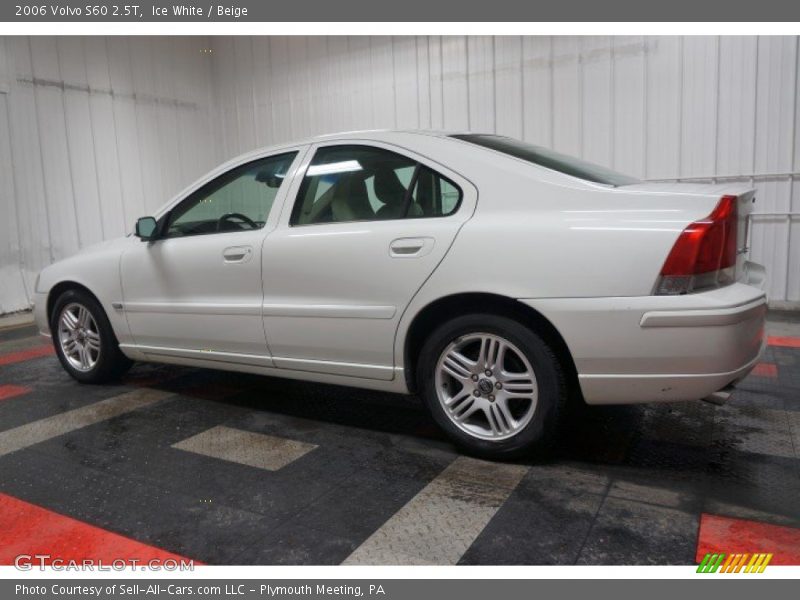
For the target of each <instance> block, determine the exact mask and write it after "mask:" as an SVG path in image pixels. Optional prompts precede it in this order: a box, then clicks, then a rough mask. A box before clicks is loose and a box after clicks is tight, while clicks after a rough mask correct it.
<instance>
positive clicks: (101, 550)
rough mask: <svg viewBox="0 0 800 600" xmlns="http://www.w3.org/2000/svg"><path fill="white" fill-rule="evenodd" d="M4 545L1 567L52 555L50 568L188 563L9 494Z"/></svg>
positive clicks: (0, 513) (0, 524)
mask: <svg viewBox="0 0 800 600" xmlns="http://www.w3.org/2000/svg"><path fill="white" fill-rule="evenodd" d="M0 542H2V543H0V565H13V564H14V559H15V558H16V557H17V556H19V555H21V554H25V555H31V556H34V555H42V554H48V555H50V559H48V560H47V561H46V564H51V562H52V561H53V560H61V561H65V562H67V561H82V560H84V559H91V560H94V561H102V563H103V564H105V565H110V564H111V563H112V562H113V561H115V560H116V561H125V562H126V563H128V564H131V562H132V561H138V562H139V564H140V565H147V564H148V562H149V561H151V560H158V561H164V560H166V559H174V560H177V561H178V562H179V563H180V561H181V560H183V561H186V560H188V559H186V558H184V557H182V556H179V555H177V554H172V553H171V552H167V551H166V550H161V549H160V548H155V547H153V546H148V545H147V544H143V543H141V542H137V541H136V540H132V539H130V538H127V537H124V536H121V535H118V534H116V533H112V532H110V531H106V530H105V529H100V528H99V527H95V526H94V525H89V524H88V523H83V522H81V521H78V520H76V519H72V518H70V517H65V516H63V515H59V514H57V513H54V512H52V511H49V510H46V509H44V508H41V507H39V506H35V505H33V504H29V503H28V502H24V501H23V500H19V499H17V498H14V497H12V496H8V495H6V494H0ZM35 564H36V565H38V564H39V562H38V561H37V562H36V563H35ZM195 564H200V563H199V562H197V561H195Z"/></svg>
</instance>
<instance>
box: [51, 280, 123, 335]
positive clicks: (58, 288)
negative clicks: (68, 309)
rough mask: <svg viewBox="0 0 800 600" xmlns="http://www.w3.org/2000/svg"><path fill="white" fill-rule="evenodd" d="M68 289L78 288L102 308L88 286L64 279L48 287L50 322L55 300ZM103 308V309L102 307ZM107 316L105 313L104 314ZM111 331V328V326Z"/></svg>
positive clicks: (98, 299) (101, 304)
mask: <svg viewBox="0 0 800 600" xmlns="http://www.w3.org/2000/svg"><path fill="white" fill-rule="evenodd" d="M69 290H80V291H82V292H86V293H87V294H89V295H90V296H91V297H92V298H94V300H95V302H97V304H99V305H100V307H101V308H103V303H102V302H100V298H98V297H97V294H95V293H94V292H92V290H90V289H89V288H88V287H86V286H85V285H83V284H82V283H78V282H77V281H72V280H65V281H60V282H58V283H57V284H55V285H54V286H53V287H51V288H50V291H49V292H48V293H47V320H48V322H51V321H52V320H53V308H54V307H55V303H56V300H58V298H59V297H60V296H61V295H62V294H63V293H64V292H67V291H69ZM104 310H105V309H104ZM106 316H107V315H106ZM112 331H113V328H112Z"/></svg>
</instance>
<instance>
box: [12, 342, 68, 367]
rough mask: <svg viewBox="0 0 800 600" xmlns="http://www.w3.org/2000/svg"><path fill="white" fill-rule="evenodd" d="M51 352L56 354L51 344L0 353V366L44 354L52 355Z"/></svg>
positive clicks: (39, 356)
mask: <svg viewBox="0 0 800 600" xmlns="http://www.w3.org/2000/svg"><path fill="white" fill-rule="evenodd" d="M51 354H55V350H54V349H53V347H52V346H51V345H49V344H48V345H47V346H36V347H35V348H29V349H28V350H20V351H18V352H10V353H9V354H0V367H2V366H4V365H13V364H14V363H18V362H23V361H26V360H31V359H33V358H41V357H42V356H50V355H51Z"/></svg>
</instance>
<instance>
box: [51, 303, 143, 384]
mask: <svg viewBox="0 0 800 600" xmlns="http://www.w3.org/2000/svg"><path fill="white" fill-rule="evenodd" d="M50 331H51V333H52V335H53V345H54V346H55V350H56V355H57V356H58V360H59V361H61V365H62V366H63V367H64V370H65V371H66V372H67V373H69V374H70V375H71V376H72V377H73V378H74V379H76V380H78V381H80V382H81V383H105V382H107V381H113V380H115V379H117V378H119V377H120V375H122V374H123V373H125V371H127V370H128V369H129V368H130V367H131V365H132V364H133V362H132V361H131V360H130V359H129V358H128V357H127V356H125V355H124V354H123V353H122V351H121V350H120V349H119V343H118V342H117V338H116V336H115V335H114V330H113V329H112V328H111V323H109V321H108V317H107V316H106V313H105V311H104V310H103V307H102V306H100V304H99V303H98V302H97V300H95V298H94V297H93V296H92V295H91V294H89V293H87V292H85V291H83V290H79V289H71V290H67V291H66V292H64V293H63V294H61V295H60V296H59V297H58V298H57V299H56V302H55V304H54V305H53V312H52V314H51V315H50Z"/></svg>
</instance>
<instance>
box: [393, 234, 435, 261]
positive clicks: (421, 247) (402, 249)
mask: <svg viewBox="0 0 800 600" xmlns="http://www.w3.org/2000/svg"><path fill="white" fill-rule="evenodd" d="M432 249H433V238H429V237H418V238H397V239H396V240H392V243H391V244H389V256H391V257H392V258H419V257H420V256H425V255H426V254H428V252H430V251H431V250H432Z"/></svg>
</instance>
